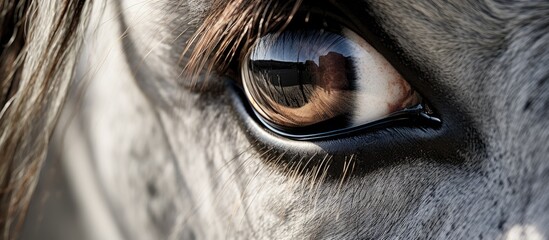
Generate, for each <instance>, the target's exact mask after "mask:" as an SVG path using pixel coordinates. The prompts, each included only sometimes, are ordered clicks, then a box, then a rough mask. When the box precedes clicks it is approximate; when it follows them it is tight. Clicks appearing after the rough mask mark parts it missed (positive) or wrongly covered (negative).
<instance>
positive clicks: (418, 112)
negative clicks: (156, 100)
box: [227, 81, 442, 141]
mask: <svg viewBox="0 0 549 240" xmlns="http://www.w3.org/2000/svg"><path fill="white" fill-rule="evenodd" d="M227 82H228V83H229V85H230V87H231V88H232V89H233V91H236V92H237V93H238V94H239V95H241V97H242V95H243V94H244V93H243V92H242V89H241V88H240V87H239V86H237V85H236V84H235V83H234V81H227ZM240 99H241V101H242V103H243V104H244V105H245V107H246V109H247V110H248V111H249V112H252V113H253V114H251V115H252V116H253V117H254V118H255V119H256V120H257V121H259V122H260V123H261V125H263V126H264V127H266V128H267V129H268V130H269V131H271V132H273V133H275V134H277V135H279V136H282V137H285V138H288V139H292V140H298V141H315V140H327V139H331V138H337V137H344V136H346V135H350V134H353V133H357V132H361V131H367V130H372V129H375V128H377V127H383V126H387V125H389V124H393V123H395V122H399V121H404V120H414V119H416V120H417V119H419V120H423V121H426V122H428V123H430V124H428V125H432V126H438V125H440V124H441V123H442V121H441V119H440V118H439V117H437V116H435V115H434V114H432V113H430V112H429V108H427V107H426V103H420V104H418V105H415V106H413V107H410V108H406V109H403V110H400V111H398V112H394V113H392V114H389V115H388V116H386V117H384V118H382V119H379V120H376V121H372V122H369V123H366V124H362V125H358V126H353V127H347V128H340V129H334V130H330V131H325V132H319V133H310V134H292V133H289V132H287V130H282V129H279V128H277V127H276V126H274V125H273V123H271V122H269V121H268V120H266V119H264V118H263V117H262V116H261V114H259V113H258V112H257V111H256V110H255V109H253V108H252V107H251V105H250V102H248V101H245V100H243V98H240ZM244 99H247V98H244Z"/></svg>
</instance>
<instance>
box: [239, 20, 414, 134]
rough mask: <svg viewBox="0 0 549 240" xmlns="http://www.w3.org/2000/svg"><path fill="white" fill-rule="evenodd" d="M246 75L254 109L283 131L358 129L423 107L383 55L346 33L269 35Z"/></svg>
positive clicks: (244, 81)
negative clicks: (333, 123) (326, 125)
mask: <svg viewBox="0 0 549 240" xmlns="http://www.w3.org/2000/svg"><path fill="white" fill-rule="evenodd" d="M241 73H242V84H243V86H244V91H245V93H246V96H247V98H248V100H249V102H250V104H251V106H252V107H253V109H254V110H255V111H256V112H257V113H258V114H259V115H260V116H261V117H262V118H264V119H265V120H267V121H268V122H269V123H272V124H274V125H277V126H281V127H290V128H301V127H309V126H313V125H316V124H320V123H323V122H326V121H330V120H333V119H339V120H340V121H344V123H343V124H340V125H343V126H345V127H353V126H358V125H362V124H366V123H369V122H372V121H375V120H379V119H381V118H383V117H385V116H388V115H389V114H391V113H394V112H397V111H399V110H403V109H406V108H409V107H412V106H415V105H418V104H419V103H420V102H421V97H420V95H419V94H418V93H417V92H416V91H415V90H413V88H412V87H411V86H410V84H409V83H408V82H407V81H406V80H404V78H403V77H402V76H401V75H400V74H399V73H398V72H397V71H396V70H395V69H394V68H393V66H391V64H390V63H389V62H388V61H387V60H386V59H385V58H384V57H383V56H382V55H381V54H380V53H378V52H377V51H376V50H375V49H374V48H373V47H372V46H370V45H369V44H368V43H367V42H366V41H365V40H364V39H362V38H361V37H359V36H358V35H357V34H356V33H354V32H352V31H351V30H349V29H346V28H343V30H342V31H341V33H336V32H330V31H327V30H325V29H312V30H311V29H309V30H294V31H289V30H288V31H284V32H282V33H279V34H268V35H265V36H263V37H262V38H260V39H259V40H258V41H257V42H256V43H255V44H254V46H253V47H252V48H251V49H250V51H249V52H248V54H247V57H246V59H245V60H244V61H243V62H242V69H241Z"/></svg>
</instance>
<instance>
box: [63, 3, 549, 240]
mask: <svg viewBox="0 0 549 240" xmlns="http://www.w3.org/2000/svg"><path fill="white" fill-rule="evenodd" d="M369 4H370V6H371V8H372V10H373V13H372V14H373V15H374V17H375V18H376V19H378V20H379V21H380V23H381V25H382V26H383V27H384V29H385V30H386V31H388V33H389V34H390V35H391V36H392V37H393V38H394V39H396V40H397V41H398V44H399V45H400V46H401V47H402V48H403V49H404V50H405V51H406V54H407V55H409V56H411V58H412V59H413V60H414V62H416V63H418V64H419V67H420V68H421V69H423V70H424V71H426V72H428V73H429V74H430V75H432V76H433V79H436V81H438V84H439V85H441V86H444V89H445V91H448V93H449V95H448V96H449V97H452V98H454V99H453V100H454V101H455V102H457V103H459V106H460V109H459V110H460V112H463V113H466V115H467V117H468V118H470V119H471V121H472V124H473V125H474V128H475V129H477V130H478V132H479V135H480V136H481V138H482V140H483V142H484V143H485V144H486V146H485V148H486V150H485V153H484V154H478V153H476V152H475V151H472V150H471V151H467V150H465V151H463V152H461V153H460V154H461V155H462V157H463V158H464V159H466V160H465V161H464V162H463V163H460V164H442V163H439V162H437V161H434V160H433V159H413V160H410V161H406V162H404V163H402V164H397V165H394V166H387V167H383V168H380V169H376V170H375V171H372V172H370V173H367V174H365V175H363V176H360V177H352V178H350V179H349V180H348V181H346V182H344V183H343V184H341V183H340V182H338V181H317V182H315V183H312V184H311V183H310V182H309V181H307V178H306V177H303V176H300V175H295V176H290V175H289V173H288V172H285V171H282V170H280V169H279V168H274V167H272V166H271V165H269V164H267V163H266V161H264V160H265V159H268V158H279V157H280V158H292V157H295V156H294V155H292V154H291V153H288V154H285V155H282V156H279V155H276V154H274V151H270V150H269V149H263V150H261V149H257V148H253V147H252V145H254V144H255V143H254V142H250V141H249V138H247V137H246V135H245V132H244V131H245V130H244V129H242V128H241V127H240V124H239V123H238V119H237V118H236V117H235V116H234V114H233V112H232V111H231V110H230V106H229V105H230V104H229V100H228V99H227V96H225V95H222V94H220V95H214V96H201V95H200V94H198V93H193V92H190V91H188V90H186V89H185V88H183V87H181V81H183V79H180V77H179V76H180V75H179V73H180V72H181V70H182V66H183V64H184V62H183V63H179V64H178V60H179V53H181V51H182V49H183V47H184V45H185V42H186V41H187V39H188V38H189V37H190V36H191V35H192V33H193V31H194V29H196V24H197V22H198V21H196V20H197V19H200V18H201V17H202V16H203V14H205V9H207V6H208V4H207V3H203V2H202V1H197V0H189V1H186V2H185V1H182V2H179V1H173V2H172V1H170V0H160V1H144V2H139V3H135V2H134V1H129V0H128V1H126V0H121V3H120V4H119V5H117V4H114V3H112V2H109V4H107V7H106V9H105V11H106V12H105V13H104V15H102V17H103V20H102V21H100V22H102V24H101V25H99V27H98V30H97V36H92V35H90V39H94V40H93V41H92V42H91V43H89V44H88V45H87V48H88V52H89V53H90V54H89V55H88V56H86V57H88V58H90V59H91V60H90V61H91V63H90V64H87V66H94V67H96V66H101V68H99V69H98V70H97V71H96V74H94V75H93V76H94V77H93V78H92V81H91V85H90V87H89V89H88V91H87V94H86V96H85V97H84V99H83V108H81V109H80V111H79V113H78V117H77V118H78V119H79V120H78V121H75V122H78V123H79V124H73V126H72V127H71V128H69V134H68V136H67V139H66V141H65V146H66V147H65V148H64V154H65V156H66V157H65V158H66V159H67V160H68V159H83V156H82V155H86V156H87V157H86V158H84V159H89V161H91V162H92V165H94V166H95V168H93V169H88V170H89V171H94V172H95V176H96V178H95V180H93V179H92V180H90V181H98V183H99V184H98V185H99V186H100V187H101V189H103V190H100V191H98V194H101V196H103V199H104V200H105V203H106V204H105V206H108V207H106V209H109V210H108V211H110V212H111V214H110V216H111V217H113V219H114V221H115V222H117V223H118V226H119V228H118V229H119V230H118V231H119V233H118V234H120V236H124V237H125V238H128V239H271V238H274V239H318V238H332V239H343V238H349V239H525V238H528V239H547V238H549V232H548V230H547V226H549V185H548V184H547V182H549V162H548V161H547V160H548V159H547V156H548V154H549V144H548V143H547V142H548V140H549V130H547V129H548V127H549V124H548V121H547V116H548V115H547V113H548V108H547V104H548V101H549V98H548V97H549V94H548V91H549V84H548V83H547V79H548V77H549V68H548V67H547V66H548V64H549V50H548V47H547V46H548V45H549V32H548V29H549V28H548V27H549V17H548V16H549V3H548V2H547V1H494V0H486V1H451V2H444V1H436V0H431V1H421V2H417V1H411V0H404V1H386V0H383V1H382V0H379V1H377V0H376V1H369ZM119 11H120V12H121V14H117V12H119ZM97 16H99V15H98V14H97ZM124 28H127V29H124ZM123 32H127V34H126V35H125V37H124V38H123V39H120V38H118V36H120V35H121V34H122V33H123ZM181 32H184V34H182V35H180V33H181ZM91 53H93V54H91ZM102 54H106V55H102ZM105 56H106V57H105ZM104 58H106V59H107V62H106V63H103V62H102V61H103V59H104ZM141 59H144V60H143V61H141ZM211 98H215V99H216V101H208V100H210V99H211ZM212 102H213V103H212ZM468 140H469V139H463V141H468ZM474 144H475V143H474V142H471V145H472V146H471V149H474V148H475V146H474ZM75 146H80V147H75ZM267 148H268V147H267ZM75 149H86V150H85V151H84V150H82V151H78V150H75ZM258 150H259V151H258ZM318 154H319V156H322V154H324V153H323V152H322V149H320V148H318ZM355 160H356V161H360V160H361V159H355ZM69 170H70V168H69ZM73 170H74V171H76V170H75V169H73ZM73 175H74V174H73ZM74 188H79V186H77V185H75V186H74ZM77 192H82V191H77ZM89 204H90V203H89V202H86V201H85V200H82V201H80V206H81V207H83V208H86V207H89V206H90V205H89ZM90 221H91V222H94V221H101V220H98V219H95V220H94V219H91V220H90ZM89 226H90V228H94V227H97V226H98V225H97V224H95V225H94V224H90V225H89ZM92 231H101V229H92ZM114 235H117V234H116V233H113V236H114Z"/></svg>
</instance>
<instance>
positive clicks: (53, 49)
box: [0, 0, 91, 239]
mask: <svg viewBox="0 0 549 240" xmlns="http://www.w3.org/2000/svg"><path fill="white" fill-rule="evenodd" d="M90 4H91V0H47V1H43V0H0V40H1V42H0V44H1V48H0V229H1V230H2V232H1V233H0V234H1V235H0V239H14V238H16V236H17V234H16V232H17V231H18V230H19V228H20V227H21V225H22V222H23V217H24V215H25V213H26V211H27V207H28V204H29V201H30V199H31V196H32V193H33V190H34V188H35V186H36V183H37V180H38V175H39V171H40V168H41V166H42V164H43V162H44V159H45V157H46V152H47V147H48V142H49V138H50V136H51V134H52V131H53V128H54V126H55V123H56V121H57V119H58V116H59V113H60V110H61V107H62V105H63V101H64V99H65V95H66V92H67V88H68V85H69V82H70V79H71V77H72V73H73V69H74V66H75V62H76V56H77V52H78V49H79V46H80V41H81V40H82V37H81V36H82V34H83V32H84V28H85V26H86V21H85V19H86V16H85V15H86V14H87V12H88V11H89V10H90V6H89V5H90Z"/></svg>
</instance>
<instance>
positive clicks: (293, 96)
mask: <svg viewBox="0 0 549 240" xmlns="http://www.w3.org/2000/svg"><path fill="white" fill-rule="evenodd" d="M249 71H250V74H252V75H254V77H253V79H255V82H254V83H253V85H255V87H256V88H258V89H261V93H260V94H261V95H263V96H260V97H268V98H269V99H270V100H271V101H273V102H275V103H278V104H280V105H283V106H286V107H292V108H298V107H302V106H304V105H305V104H307V103H309V101H310V100H311V95H312V94H314V91H328V92H329V91H331V90H351V85H352V83H353V81H354V71H353V64H352V58H351V56H350V54H349V53H348V50H347V44H346V39H345V38H343V37H342V36H341V35H338V34H334V33H330V32H323V31H315V32H286V33H284V34H282V35H280V36H278V38H276V39H273V38H272V37H270V36H266V37H264V38H262V39H261V40H260V42H259V43H258V45H257V47H256V48H255V49H254V51H253V52H252V54H251V57H250V60H249ZM319 88H320V89H319ZM265 95H268V96H265Z"/></svg>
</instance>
